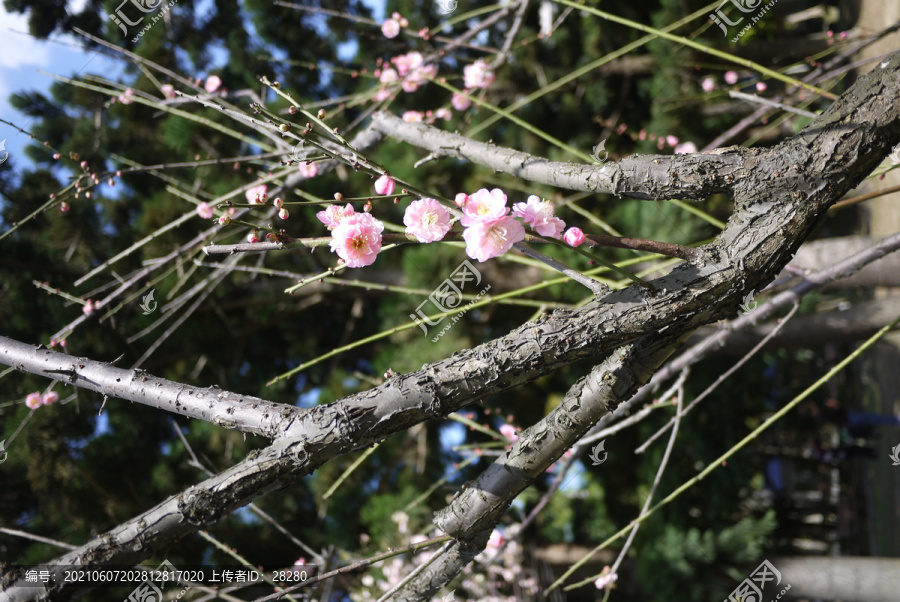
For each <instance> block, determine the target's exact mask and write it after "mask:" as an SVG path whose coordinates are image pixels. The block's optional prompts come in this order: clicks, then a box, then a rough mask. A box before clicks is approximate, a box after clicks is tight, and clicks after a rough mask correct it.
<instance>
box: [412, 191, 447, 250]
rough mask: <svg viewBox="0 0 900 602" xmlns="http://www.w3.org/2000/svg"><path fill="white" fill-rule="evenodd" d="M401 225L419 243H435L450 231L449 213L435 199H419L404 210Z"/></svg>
mask: <svg viewBox="0 0 900 602" xmlns="http://www.w3.org/2000/svg"><path fill="white" fill-rule="evenodd" d="M403 223H404V224H405V225H406V233H407V234H412V235H413V236H415V237H416V240H418V241H419V242H436V241H438V240H441V239H442V238H444V236H446V235H447V232H449V231H450V212H449V211H447V209H446V208H445V207H444V206H443V205H441V204H440V203H439V202H437V201H436V200H435V199H419V200H418V201H413V202H412V203H410V205H409V207H407V208H406V213H405V214H404V215H403Z"/></svg>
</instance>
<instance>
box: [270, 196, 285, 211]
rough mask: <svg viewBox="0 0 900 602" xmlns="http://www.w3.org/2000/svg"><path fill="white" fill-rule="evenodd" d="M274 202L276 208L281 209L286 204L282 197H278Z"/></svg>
mask: <svg viewBox="0 0 900 602" xmlns="http://www.w3.org/2000/svg"><path fill="white" fill-rule="evenodd" d="M272 204H273V205H275V208H276V209H281V208H282V207H283V206H284V201H283V200H281V197H276V198H275V200H274V201H272Z"/></svg>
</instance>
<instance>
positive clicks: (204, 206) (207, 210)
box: [197, 201, 213, 219]
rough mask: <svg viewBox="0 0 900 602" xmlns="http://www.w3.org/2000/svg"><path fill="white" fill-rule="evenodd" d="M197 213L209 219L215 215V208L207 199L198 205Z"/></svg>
mask: <svg viewBox="0 0 900 602" xmlns="http://www.w3.org/2000/svg"><path fill="white" fill-rule="evenodd" d="M197 215H199V216H200V217H202V218H203V219H209V218H211V217H212V216H213V208H212V207H210V206H209V203H207V202H206V201H204V202H202V203H200V204H199V205H197Z"/></svg>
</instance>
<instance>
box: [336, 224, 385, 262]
mask: <svg viewBox="0 0 900 602" xmlns="http://www.w3.org/2000/svg"><path fill="white" fill-rule="evenodd" d="M383 230H384V224H383V223H381V222H380V221H378V220H377V219H375V218H374V217H372V215H371V214H369V213H355V214H353V215H351V216H350V217H348V218H346V219H344V220H342V221H341V223H340V225H339V226H338V227H337V228H335V229H334V230H332V231H331V242H330V245H331V250H332V251H333V252H335V253H337V254H338V256H339V257H340V258H341V259H343V260H344V261H345V262H346V264H347V267H350V268H361V267H365V266H367V265H372V264H373V263H374V262H375V258H376V257H377V256H378V253H379V251H381V232H382V231H383Z"/></svg>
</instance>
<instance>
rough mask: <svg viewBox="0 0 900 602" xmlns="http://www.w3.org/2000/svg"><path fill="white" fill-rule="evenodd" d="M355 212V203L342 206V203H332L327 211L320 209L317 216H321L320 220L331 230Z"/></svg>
mask: <svg viewBox="0 0 900 602" xmlns="http://www.w3.org/2000/svg"><path fill="white" fill-rule="evenodd" d="M355 213H356V212H355V211H353V205H351V204H350V203H347V205H346V206H344V207H341V206H340V205H331V206H330V207H328V209H326V210H325V211H319V212H318V213H317V214H316V217H317V218H319V221H320V222H322V223H323V224H325V227H327V228H328V229H329V230H334V229H335V228H337V227H338V226H340V225H341V222H342V221H344V220H345V219H346V218H348V217H350V216H351V215H354V214H355Z"/></svg>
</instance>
